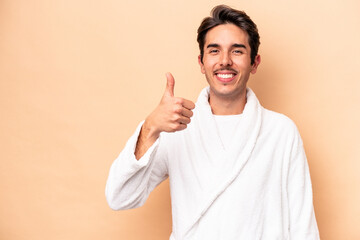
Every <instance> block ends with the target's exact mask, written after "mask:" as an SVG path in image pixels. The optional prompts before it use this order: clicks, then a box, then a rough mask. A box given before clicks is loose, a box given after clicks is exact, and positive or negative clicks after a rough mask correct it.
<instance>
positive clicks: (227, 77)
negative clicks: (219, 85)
mask: <svg viewBox="0 0 360 240" xmlns="http://www.w3.org/2000/svg"><path fill="white" fill-rule="evenodd" d="M235 75H236V74H234V73H217V74H215V76H216V78H217V79H218V80H219V81H220V82H231V81H232V80H233V79H234V77H235Z"/></svg>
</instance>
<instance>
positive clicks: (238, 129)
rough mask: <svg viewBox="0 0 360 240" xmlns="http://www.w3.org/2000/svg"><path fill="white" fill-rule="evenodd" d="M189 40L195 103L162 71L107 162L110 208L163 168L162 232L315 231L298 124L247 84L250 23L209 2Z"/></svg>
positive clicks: (138, 197) (131, 202)
mask: <svg viewBox="0 0 360 240" xmlns="http://www.w3.org/2000/svg"><path fill="white" fill-rule="evenodd" d="M198 42H199V47H200V56H199V64H200V67H201V72H202V73H203V74H205V76H206V79H207V81H208V83H209V87H207V88H205V89H204V90H203V91H202V92H201V93H200V96H199V98H198V101H197V103H196V107H195V104H194V103H193V102H191V101H189V100H186V99H182V98H177V97H174V92H173V89H174V79H173V77H172V75H171V74H169V73H168V74H167V86H166V90H165V93H164V95H163V97H162V99H161V102H160V104H159V106H158V107H157V108H156V109H155V110H154V111H153V112H152V113H151V114H150V115H149V116H148V117H147V118H146V120H145V121H144V122H142V123H141V124H140V125H139V126H138V128H137V130H136V132H135V133H134V135H133V136H132V137H131V138H130V139H129V141H128V142H127V144H126V146H125V148H124V150H123V151H122V152H121V154H120V155H119V157H118V158H117V159H116V160H115V162H114V163H113V165H112V167H111V169H110V174H109V178H108V181H107V185H106V197H107V201H108V203H109V205H110V207H111V208H113V209H115V210H118V209H128V208H135V207H139V206H141V205H142V204H144V202H145V201H146V199H147V197H148V195H149V194H150V192H151V191H152V190H153V189H154V188H155V187H156V186H157V185H158V184H159V183H161V182H162V181H163V180H165V179H166V178H167V177H168V176H169V179H170V188H171V199H172V217H173V231H172V234H171V236H170V239H171V240H175V239H176V240H179V239H225V240H230V239H246V240H253V239H291V240H294V239H299V240H300V239H301V240H305V239H309V240H310V239H319V233H318V229H317V224H316V220H315V215H314V209H313V203H312V189H311V181H310V175H309V170H308V165H307V161H306V156H305V153H304V149H303V145H302V141H301V138H300V135H299V133H298V131H297V128H296V126H295V125H294V124H293V122H292V121H291V120H290V119H288V118H287V117H285V116H284V115H281V114H278V113H274V112H271V111H269V110H266V109H264V108H263V107H262V106H261V105H260V104H259V102H258V100H257V98H256V96H255V94H254V93H253V92H252V91H251V89H249V88H247V87H246V84H247V81H248V79H249V76H250V74H254V73H256V70H257V67H258V65H259V64H260V61H261V58H260V55H258V47H259V44H260V42H259V34H258V31H257V27H256V25H255V24H254V23H253V21H252V20H251V19H250V18H249V17H248V16H247V15H246V14H245V13H244V12H241V11H238V10H235V9H232V8H229V7H227V6H224V5H221V6H217V7H215V8H214V9H213V11H212V16H211V17H208V18H205V19H204V20H203V22H202V23H201V25H200V27H199V29H198ZM190 118H191V121H190Z"/></svg>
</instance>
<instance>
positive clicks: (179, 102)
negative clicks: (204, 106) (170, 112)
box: [175, 98, 184, 104]
mask: <svg viewBox="0 0 360 240" xmlns="http://www.w3.org/2000/svg"><path fill="white" fill-rule="evenodd" d="M175 103H176V104H183V103H184V99H183V98H176V99H175Z"/></svg>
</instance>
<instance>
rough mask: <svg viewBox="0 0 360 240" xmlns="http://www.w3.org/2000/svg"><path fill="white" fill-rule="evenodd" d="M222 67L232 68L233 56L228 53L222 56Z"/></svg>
mask: <svg viewBox="0 0 360 240" xmlns="http://www.w3.org/2000/svg"><path fill="white" fill-rule="evenodd" d="M220 65H221V66H231V65H232V60H231V56H229V54H228V53H223V54H221V57H220Z"/></svg>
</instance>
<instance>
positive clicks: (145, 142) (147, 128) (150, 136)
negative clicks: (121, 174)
mask: <svg viewBox="0 0 360 240" xmlns="http://www.w3.org/2000/svg"><path fill="white" fill-rule="evenodd" d="M159 136H160V132H159V131H156V130H155V128H154V127H152V126H151V125H150V124H149V123H148V121H147V120H146V121H145V122H144V124H143V125H142V127H141V131H140V134H139V137H138V140H137V142H136V147H135V158H136V160H139V159H140V158H141V157H142V156H144V154H145V153H146V152H147V150H148V149H149V148H150V147H151V146H152V145H153V144H154V143H155V141H156V140H157V139H158V138H159Z"/></svg>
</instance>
